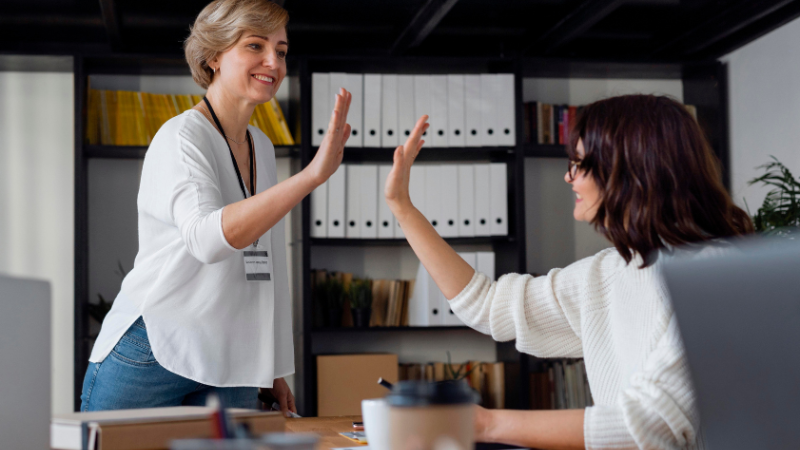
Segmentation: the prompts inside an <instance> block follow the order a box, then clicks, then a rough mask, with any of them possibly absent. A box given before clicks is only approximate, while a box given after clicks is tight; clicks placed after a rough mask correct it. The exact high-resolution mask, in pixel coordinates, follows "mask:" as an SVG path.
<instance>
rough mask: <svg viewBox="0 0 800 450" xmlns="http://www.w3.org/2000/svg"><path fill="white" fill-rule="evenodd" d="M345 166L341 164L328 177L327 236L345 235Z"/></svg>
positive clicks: (337, 236) (341, 236)
mask: <svg viewBox="0 0 800 450" xmlns="http://www.w3.org/2000/svg"><path fill="white" fill-rule="evenodd" d="M346 172H347V166H346V165H345V164H341V165H340V166H339V168H338V169H336V172H334V173H333V175H331V177H330V178H328V237H329V238H343V237H344V236H345V231H344V230H345V198H346V197H345V196H346V192H347V190H346V186H345V185H346V182H345V181H346V180H345V176H346Z"/></svg>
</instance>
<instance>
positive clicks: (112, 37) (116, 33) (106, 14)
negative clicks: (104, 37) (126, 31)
mask: <svg viewBox="0 0 800 450" xmlns="http://www.w3.org/2000/svg"><path fill="white" fill-rule="evenodd" d="M100 12H101V13H102V15H103V23H104V24H105V25H106V33H107V34H108V42H109V43H110V44H111V48H112V49H113V50H121V48H122V37H121V35H120V20H119V12H118V11H117V6H116V4H115V3H114V0H100Z"/></svg>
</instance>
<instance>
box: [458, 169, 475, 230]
mask: <svg viewBox="0 0 800 450" xmlns="http://www.w3.org/2000/svg"><path fill="white" fill-rule="evenodd" d="M458 236H459V237H473V236H475V167H474V166H472V165H471V164H460V165H459V166H458Z"/></svg>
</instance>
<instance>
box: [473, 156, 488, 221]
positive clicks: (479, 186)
mask: <svg viewBox="0 0 800 450" xmlns="http://www.w3.org/2000/svg"><path fill="white" fill-rule="evenodd" d="M489 172H490V171H489V164H475V236H491V235H492V223H491V217H492V207H491V203H490V202H491V200H490V195H491V193H490V190H489V186H490V185H491V183H490V182H489Z"/></svg>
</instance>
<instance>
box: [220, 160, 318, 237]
mask: <svg viewBox="0 0 800 450" xmlns="http://www.w3.org/2000/svg"><path fill="white" fill-rule="evenodd" d="M317 186H319V183H318V182H317V181H315V180H314V177H313V176H312V175H311V174H310V172H309V171H307V170H303V171H302V172H300V173H298V174H297V175H294V176H292V177H291V178H289V179H288V180H285V181H282V182H280V183H278V184H276V185H275V186H272V187H271V188H269V189H267V190H266V191H264V192H261V193H259V194H257V195H254V196H252V197H250V198H248V199H246V200H242V201H239V202H236V203H232V204H230V205H228V206H226V207H225V208H224V209H223V210H222V232H223V234H224V235H225V239H226V240H227V241H228V243H229V244H231V245H232V246H233V247H235V248H237V249H243V248H245V247H247V246H248V245H250V244H252V243H253V242H255V240H256V239H258V238H259V237H261V236H262V235H263V234H264V233H266V232H267V230H269V229H271V228H272V227H274V226H275V225H276V224H277V223H278V222H279V221H280V220H281V219H282V218H283V217H284V216H285V215H286V214H288V213H289V211H291V210H292V208H294V207H295V206H296V205H297V204H298V203H300V201H302V200H303V198H305V196H306V195H308V194H310V193H311V191H313V190H314V189H316V188H317Z"/></svg>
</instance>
